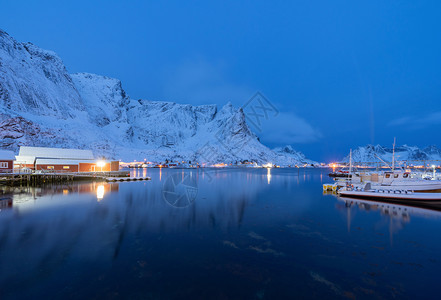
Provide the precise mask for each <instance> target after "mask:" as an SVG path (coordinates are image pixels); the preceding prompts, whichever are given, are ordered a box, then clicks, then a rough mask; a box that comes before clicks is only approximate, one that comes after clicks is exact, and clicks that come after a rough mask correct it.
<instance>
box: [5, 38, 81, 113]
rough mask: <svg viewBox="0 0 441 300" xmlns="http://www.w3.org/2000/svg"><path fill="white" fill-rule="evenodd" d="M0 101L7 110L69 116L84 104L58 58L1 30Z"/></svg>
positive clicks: (10, 111)
mask: <svg viewBox="0 0 441 300" xmlns="http://www.w3.org/2000/svg"><path fill="white" fill-rule="evenodd" d="M0 103H1V106H0V107H1V108H0V109H1V110H2V111H3V112H8V113H12V114H14V113H32V114H38V115H49V116H56V117H57V118H63V119H65V118H68V117H71V114H70V112H71V110H72V109H76V110H82V109H83V105H82V102H81V98H80V95H79V94H78V92H77V90H76V88H75V86H74V84H73V82H72V79H71V77H70V76H69V74H68V73H67V71H66V68H65V67H64V65H63V62H62V61H61V59H60V58H59V57H58V56H57V55H56V54H55V53H54V52H52V51H46V50H42V49H40V48H38V47H36V46H34V45H33V44H31V43H18V42H16V41H15V40H14V39H13V38H12V37H10V36H9V35H8V34H7V33H6V32H4V31H2V30H0Z"/></svg>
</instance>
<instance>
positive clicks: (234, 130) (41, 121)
mask: <svg viewBox="0 0 441 300" xmlns="http://www.w3.org/2000/svg"><path fill="white" fill-rule="evenodd" d="M20 145H27V146H50V147H69V148H79V149H92V150H94V152H95V154H96V155H99V156H105V157H108V158H114V159H122V160H125V161H128V160H135V159H136V160H142V159H144V158H146V159H148V160H150V161H157V162H160V161H164V160H165V159H169V160H186V161H188V160H191V161H198V162H205V163H209V164H212V163H220V162H231V163H234V162H236V161H243V160H249V161H256V162H258V163H267V162H273V163H277V164H280V165H294V164H299V163H303V162H304V161H305V158H304V156H303V155H301V154H299V153H297V152H295V151H294V150H292V148H291V150H290V152H289V151H288V152H287V151H285V152H284V151H279V152H277V153H276V152H274V151H272V150H270V149H269V148H267V147H266V146H264V145H262V144H261V143H260V142H259V140H258V138H257V136H256V135H255V134H254V133H253V132H251V130H250V129H249V127H248V125H247V123H246V121H245V115H244V112H243V111H242V109H236V108H234V107H233V106H232V105H231V104H230V103H228V104H226V105H225V106H223V107H222V108H221V109H218V107H217V106H216V105H201V106H193V105H186V104H177V103H172V102H159V101H148V100H143V99H140V100H133V99H131V98H130V97H129V96H128V95H127V94H126V93H125V91H124V89H123V88H122V84H121V82H120V81H119V80H117V79H113V78H109V77H105V76H100V75H95V74H89V73H77V74H72V75H70V74H69V73H68V72H67V70H66V68H65V66H64V64H63V62H62V60H61V59H60V58H59V57H58V56H57V55H56V54H55V53H54V52H51V51H46V50H42V49H40V48H38V47H37V46H34V45H33V44H30V43H19V42H17V41H15V40H14V39H13V38H12V37H11V36H9V35H8V34H7V33H6V32H4V31H1V30H0V148H5V149H10V150H14V151H17V150H18V147H19V146H20Z"/></svg>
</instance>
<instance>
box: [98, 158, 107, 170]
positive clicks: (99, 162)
mask: <svg viewBox="0 0 441 300" xmlns="http://www.w3.org/2000/svg"><path fill="white" fill-rule="evenodd" d="M96 165H97V166H98V167H100V168H101V172H102V171H103V167H104V166H105V165H106V163H105V162H103V161H102V160H99V161H97V163H96Z"/></svg>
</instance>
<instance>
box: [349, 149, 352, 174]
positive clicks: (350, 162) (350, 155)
mask: <svg viewBox="0 0 441 300" xmlns="http://www.w3.org/2000/svg"><path fill="white" fill-rule="evenodd" d="M349 175H350V176H351V177H352V149H351V150H350V151H349Z"/></svg>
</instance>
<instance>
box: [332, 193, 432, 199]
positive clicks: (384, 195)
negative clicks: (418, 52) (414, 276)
mask: <svg viewBox="0 0 441 300" xmlns="http://www.w3.org/2000/svg"><path fill="white" fill-rule="evenodd" d="M339 195H340V196H344V197H351V198H360V199H384V200H413V201H441V194H440V193H403V192H400V193H398V192H396V191H387V192H382V193H381V192H374V191H340V192H339Z"/></svg>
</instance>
